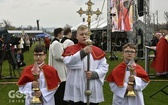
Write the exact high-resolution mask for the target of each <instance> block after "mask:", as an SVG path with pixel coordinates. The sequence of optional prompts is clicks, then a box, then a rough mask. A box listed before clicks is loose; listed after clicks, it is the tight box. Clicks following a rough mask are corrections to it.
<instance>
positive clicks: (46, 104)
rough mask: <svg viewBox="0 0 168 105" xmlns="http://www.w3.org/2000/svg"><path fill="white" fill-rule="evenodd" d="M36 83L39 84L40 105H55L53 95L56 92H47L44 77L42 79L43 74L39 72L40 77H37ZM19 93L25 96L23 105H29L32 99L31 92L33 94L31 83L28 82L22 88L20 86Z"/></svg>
mask: <svg viewBox="0 0 168 105" xmlns="http://www.w3.org/2000/svg"><path fill="white" fill-rule="evenodd" d="M38 81H39V84H40V86H39V88H40V91H41V93H42V104H41V105H55V99H54V94H55V92H56V89H55V90H52V91H48V90H47V86H46V82H45V77H44V74H43V72H40V76H39V79H38ZM19 91H20V92H21V93H22V94H25V95H26V99H25V105H31V103H30V101H31V99H32V92H33V91H32V82H28V83H27V84H25V85H24V86H20V87H19ZM38 105H40V104H38Z"/></svg>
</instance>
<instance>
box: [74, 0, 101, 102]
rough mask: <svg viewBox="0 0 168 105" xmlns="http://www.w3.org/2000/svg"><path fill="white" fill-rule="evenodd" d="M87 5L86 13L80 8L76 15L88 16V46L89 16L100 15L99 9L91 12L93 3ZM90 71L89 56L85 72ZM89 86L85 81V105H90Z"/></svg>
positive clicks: (89, 2) (89, 32)
mask: <svg viewBox="0 0 168 105" xmlns="http://www.w3.org/2000/svg"><path fill="white" fill-rule="evenodd" d="M85 4H87V5H88V8H87V10H86V11H83V10H82V8H80V9H79V11H77V13H79V15H80V16H82V15H83V14H86V15H87V16H88V18H87V22H88V35H89V40H88V42H87V44H88V45H90V44H92V43H91V40H90V35H91V34H92V33H91V31H90V23H91V16H92V15H93V14H96V15H97V17H98V16H99V15H100V14H101V13H102V12H101V11H100V10H99V9H97V10H96V11H93V10H92V5H94V3H93V2H92V1H91V0H89V1H88V2H87V3H85ZM89 69H90V56H89V54H88V55H87V70H88V71H89ZM89 87H90V84H89V79H87V89H86V91H85V95H86V96H87V105H90V104H89V103H90V101H89V96H90V95H91V91H90V89H89Z"/></svg>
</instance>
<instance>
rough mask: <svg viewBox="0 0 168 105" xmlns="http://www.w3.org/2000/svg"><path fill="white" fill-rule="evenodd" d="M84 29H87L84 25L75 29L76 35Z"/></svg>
mask: <svg viewBox="0 0 168 105" xmlns="http://www.w3.org/2000/svg"><path fill="white" fill-rule="evenodd" d="M85 29H88V27H87V26H86V25H80V26H79V27H78V28H77V33H78V32H79V31H83V30H85Z"/></svg>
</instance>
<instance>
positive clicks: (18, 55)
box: [15, 49, 26, 67]
mask: <svg viewBox="0 0 168 105" xmlns="http://www.w3.org/2000/svg"><path fill="white" fill-rule="evenodd" d="M15 58H16V62H17V66H18V67H23V66H25V65H26V63H25V62H24V55H23V53H22V50H21V49H17V53H16V54H15Z"/></svg>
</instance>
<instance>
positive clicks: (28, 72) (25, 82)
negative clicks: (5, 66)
mask: <svg viewBox="0 0 168 105" xmlns="http://www.w3.org/2000/svg"><path fill="white" fill-rule="evenodd" d="M33 58H34V62H35V63H34V64H32V65H29V66H27V67H25V68H24V70H23V72H22V75H21V77H20V78H19V80H18V83H17V85H18V86H19V91H20V92H21V93H23V94H25V95H26V99H25V105H32V104H31V102H32V97H34V96H35V97H36V98H40V99H41V104H38V105H55V101H54V94H55V91H56V90H57V88H58V86H59V82H60V79H59V76H58V74H57V71H56V70H55V68H54V67H52V66H49V65H47V64H45V62H44V60H45V59H46V50H45V46H44V45H36V46H35V48H34V52H33ZM35 75H36V76H37V77H38V78H36V79H37V80H35ZM33 88H36V89H37V88H39V90H38V91H33V90H32V89H33Z"/></svg>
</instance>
